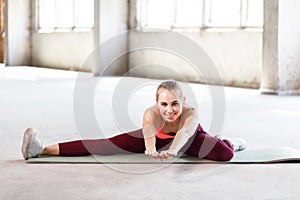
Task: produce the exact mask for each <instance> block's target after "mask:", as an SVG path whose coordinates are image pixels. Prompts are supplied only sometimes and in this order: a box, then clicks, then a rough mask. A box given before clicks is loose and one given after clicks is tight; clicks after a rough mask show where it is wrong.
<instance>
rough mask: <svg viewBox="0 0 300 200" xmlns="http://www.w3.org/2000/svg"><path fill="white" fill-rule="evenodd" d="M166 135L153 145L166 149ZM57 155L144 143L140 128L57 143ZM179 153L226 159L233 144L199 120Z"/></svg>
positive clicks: (140, 148) (137, 147) (124, 150)
mask: <svg viewBox="0 0 300 200" xmlns="http://www.w3.org/2000/svg"><path fill="white" fill-rule="evenodd" d="M172 140H173V139H172V138H170V139H160V138H158V137H156V149H157V150H158V151H161V150H167V149H168V147H169V146H170V145H171V143H172ZM58 145H59V155H60V156H86V155H91V154H97V155H111V154H128V153H144V152H145V143H144V138H143V132H142V129H139V130H136V131H131V132H128V133H123V134H120V135H117V136H114V137H111V138H107V139H89V140H76V141H70V142H63V143H59V144H58ZM180 152H182V153H185V154H187V155H191V156H196V157H199V158H206V159H210V160H217V161H229V160H231V158H232V157H233V155H234V150H233V146H232V144H231V143H230V141H228V140H220V139H218V138H216V137H212V136H210V135H208V134H207V133H206V132H205V131H203V129H202V127H201V125H200V124H199V126H198V128H197V131H196V132H195V134H194V135H193V136H192V137H191V138H190V139H189V141H188V142H187V143H186V145H185V146H184V147H183V148H182V149H181V151H180Z"/></svg>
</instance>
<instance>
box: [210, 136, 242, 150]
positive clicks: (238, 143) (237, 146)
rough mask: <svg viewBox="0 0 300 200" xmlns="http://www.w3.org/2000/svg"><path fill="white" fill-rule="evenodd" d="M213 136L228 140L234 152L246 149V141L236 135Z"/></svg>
mask: <svg viewBox="0 0 300 200" xmlns="http://www.w3.org/2000/svg"><path fill="white" fill-rule="evenodd" d="M215 137H216V138H218V139H221V140H228V141H230V142H231V144H232V145H233V149H234V152H237V151H243V150H245V149H246V142H245V140H243V139H242V138H238V137H223V136H219V135H216V136H215Z"/></svg>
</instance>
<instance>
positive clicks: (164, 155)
mask: <svg viewBox="0 0 300 200" xmlns="http://www.w3.org/2000/svg"><path fill="white" fill-rule="evenodd" d="M175 156H177V152H176V151H174V150H170V149H169V150H166V151H161V152H160V153H159V154H158V157H159V159H160V160H161V161H164V160H169V159H170V158H172V157H175Z"/></svg>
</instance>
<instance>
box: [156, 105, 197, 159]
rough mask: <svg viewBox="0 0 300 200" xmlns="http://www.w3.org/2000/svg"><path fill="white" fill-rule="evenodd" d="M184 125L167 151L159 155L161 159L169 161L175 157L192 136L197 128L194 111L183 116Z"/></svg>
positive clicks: (195, 112)
mask: <svg viewBox="0 0 300 200" xmlns="http://www.w3.org/2000/svg"><path fill="white" fill-rule="evenodd" d="M183 120H184V125H183V126H182V128H181V129H179V130H178V131H177V133H176V136H175V138H174V140H173V142H172V144H171V146H170V148H169V150H167V151H162V152H161V153H160V154H159V157H160V158H161V159H169V158H170V157H172V156H176V155H177V153H178V152H179V150H180V149H181V148H182V147H183V146H184V145H185V144H186V143H187V141H188V140H189V139H190V137H191V136H193V135H194V133H195V131H196V129H197V127H198V113H197V111H196V110H190V111H188V112H187V113H185V116H183Z"/></svg>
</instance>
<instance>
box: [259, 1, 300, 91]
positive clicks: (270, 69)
mask: <svg viewBox="0 0 300 200" xmlns="http://www.w3.org/2000/svg"><path fill="white" fill-rule="evenodd" d="M299 10H300V1H299V0H266V1H264V20H265V22H264V24H265V25H264V33H263V67H262V74H261V88H260V89H261V92H262V93H275V94H300V26H299V21H300V12H299Z"/></svg>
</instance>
